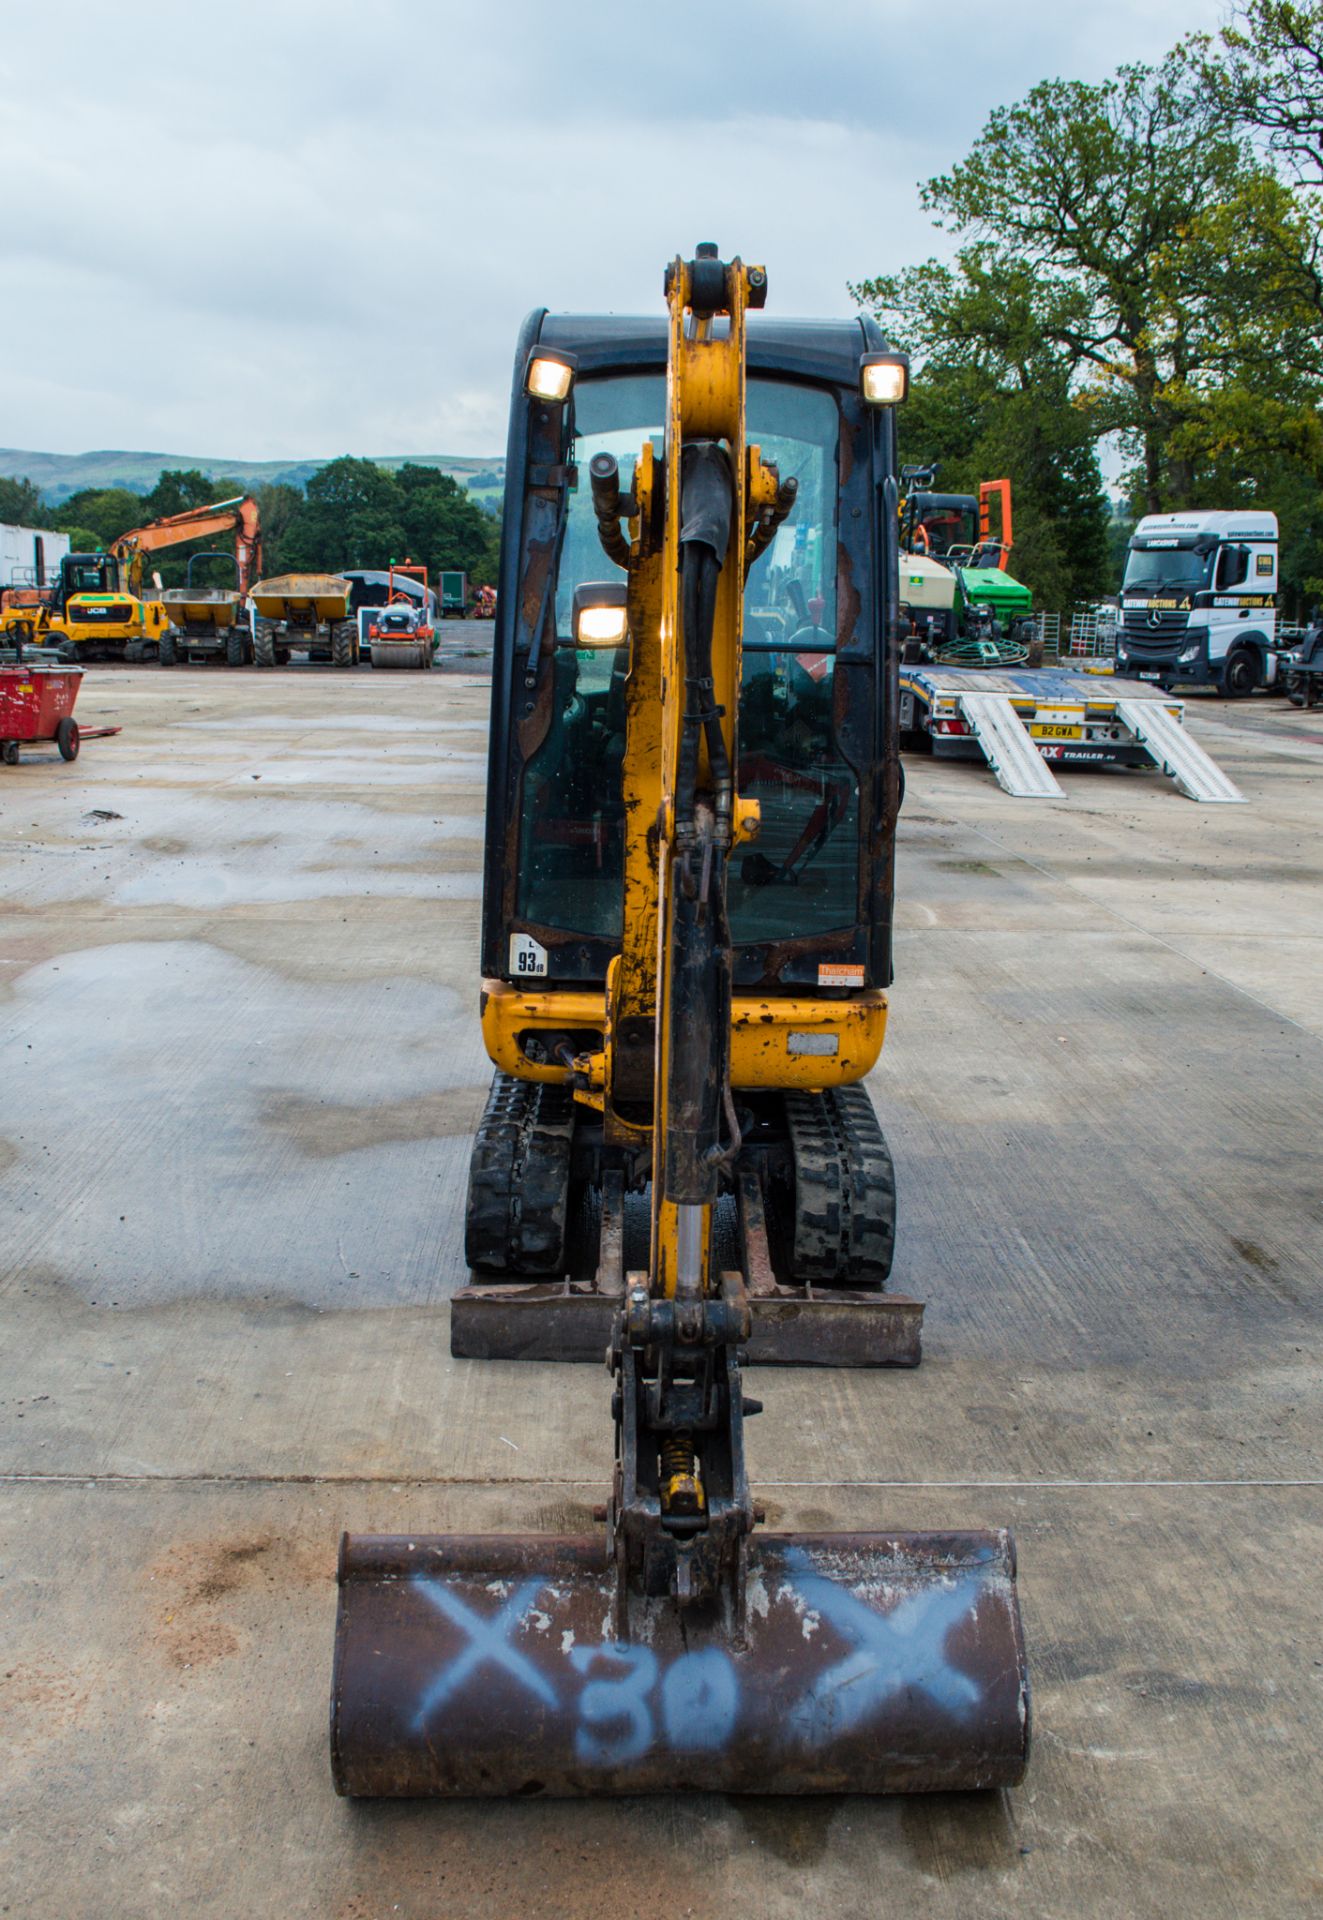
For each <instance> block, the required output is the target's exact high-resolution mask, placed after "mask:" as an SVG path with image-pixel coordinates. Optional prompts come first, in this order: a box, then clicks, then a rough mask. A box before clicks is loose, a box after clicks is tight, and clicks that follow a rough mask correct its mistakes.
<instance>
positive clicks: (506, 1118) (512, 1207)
mask: <svg viewBox="0 0 1323 1920" xmlns="http://www.w3.org/2000/svg"><path fill="white" fill-rule="evenodd" d="M573 1133H574V1096H573V1094H572V1093H571V1092H570V1091H569V1089H568V1088H567V1087H553V1086H547V1085H546V1084H544V1083H542V1082H538V1081H528V1080H516V1079H515V1078H514V1077H513V1076H512V1075H511V1074H508V1073H499V1072H498V1073H497V1074H495V1075H494V1076H493V1078H492V1087H491V1092H490V1093H489V1094H488V1096H487V1105H486V1108H485V1109H484V1111H483V1116H482V1120H481V1122H480V1123H479V1126H478V1132H477V1137H476V1139H475V1140H474V1142H473V1157H472V1159H471V1160H470V1162H469V1197H468V1209H467V1213H466V1215H465V1222H464V1253H465V1257H466V1258H467V1260H468V1263H469V1265H470V1267H473V1268H475V1269H476V1271H477V1272H479V1273H494V1274H509V1275H510V1276H512V1277H517V1276H519V1275H524V1274H540V1275H544V1276H545V1275H547V1274H559V1273H562V1272H563V1271H564V1267H565V1222H566V1217H567V1215H568V1212H569V1187H570V1143H571V1139H572V1137H573Z"/></svg>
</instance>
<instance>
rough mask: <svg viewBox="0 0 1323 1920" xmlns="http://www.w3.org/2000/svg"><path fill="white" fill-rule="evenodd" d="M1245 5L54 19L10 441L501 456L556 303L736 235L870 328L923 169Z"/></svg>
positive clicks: (778, 282)
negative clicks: (1051, 90) (854, 308)
mask: <svg viewBox="0 0 1323 1920" xmlns="http://www.w3.org/2000/svg"><path fill="white" fill-rule="evenodd" d="M1220 13H1221V4H1220V0H1194V3H1193V4H1188V3H1187V4H1181V5H1177V4H1176V3H1175V0H1149V3H1148V4H1140V0H1111V3H1110V4H1108V5H1104V6H1100V7H1097V8H1094V9H1093V10H1092V11H1089V10H1084V9H1081V10H1080V11H1079V13H1078V15H1077V14H1076V13H1075V11H1074V10H1069V11H1068V10H1066V9H1063V8H1061V7H1059V6H1052V5H1049V4H1047V0H1033V4H1020V5H1018V6H1017V5H1009V6H1004V7H1003V8H1002V9H1000V11H999V12H997V13H995V14H993V15H991V16H990V15H989V14H988V12H987V9H986V7H984V6H981V5H978V6H976V5H972V4H968V0H960V3H959V4H956V5H953V6H949V7H947V8H946V9H944V10H940V11H939V10H936V9H934V8H932V7H931V6H926V5H921V4H919V3H918V0H836V3H835V4H834V5H833V6H832V7H830V8H813V7H809V6H805V5H803V4H802V3H797V0H762V4H761V5H758V6H753V5H731V4H727V5H722V4H720V0H716V3H715V4H713V0H707V3H706V4H700V3H699V0H673V4H672V6H671V8H670V9H669V10H667V11H665V12H658V13H655V14H644V13H643V12H642V11H641V10H640V11H637V12H636V11H634V10H627V9H625V8H622V7H620V6H618V5H615V4H612V5H607V4H604V0H585V3H584V4H580V5H577V6H573V7H569V8H566V7H550V6H547V5H545V4H534V0H504V4H496V5H490V6H488V7H487V8H486V9H485V10H481V9H479V8H477V7H475V6H473V5H472V4H471V3H470V0H463V3H462V4H461V3H458V0H430V3H429V0H375V4H373V5H371V6H369V7H364V6H362V5H361V4H357V3H354V4H350V0H266V4H258V3H257V0H231V4H230V5H228V6H227V7H226V8H225V9H224V10H223V11H222V12H221V13H219V14H218V13H213V12H208V11H207V10H205V9H199V8H193V7H189V8H185V7H181V6H179V5H178V4H177V0H126V4H125V5H124V6H123V7H122V8H121V9H120V10H119V11H118V12H117V13H116V14H115V16H114V20H113V30H112V29H111V28H109V27H108V24H107V23H108V19H109V16H108V15H107V13H106V11H105V8H104V6H103V5H100V4H95V3H94V0H47V3H46V5H45V6H44V7H43V8H42V9H40V10H38V9H35V8H33V9H27V10H25V17H18V16H16V15H15V14H13V13H11V16H10V18H9V20H8V22H7V25H6V33H5V39H4V65H3V67H0V83H2V84H3V88H4V97H5V101H6V107H5V113H4V115H3V117H2V118H0V169H3V173H4V177H5V178H6V179H7V180H9V181H10V182H21V183H22V190H21V192H15V193H11V195H10V196H9V197H8V203H7V206H6V211H5V216H4V221H3V227H2V228H0V260H3V272H4V280H5V284H6V285H9V286H13V287H17V288H20V289H21V298H16V299H13V300H11V301H8V302H7V303H6V316H5V330H6V335H7V343H6V352H5V354H4V356H3V360H2V361H0V439H2V440H4V441H5V442H7V443H8V444H9V445H12V446H27V447H33V448H42V449H51V450H55V451H66V452H74V451H81V450H83V449H86V448H89V447H97V446H101V447H110V446H123V447H152V448H161V449H165V450H177V451H179V452H192V453H196V454H214V455H217V456H224V455H233V456H235V457H239V456H243V457H248V458H276V457H280V456H289V457H291V458H298V457H313V456H323V455H330V454H334V453H338V452H342V451H353V452H386V451H395V452H442V451H444V452H454V453H463V452H470V453H493V452H497V451H499V449H500V448H501V446H502V444H503V441H504V416H505V408H506V403H507V395H508V386H509V356H510V352H511V349H512V346H513V341H514V336H515V332H516V329H517V327H518V325H519V321H520V320H521V318H522V316H523V314H524V312H525V311H526V310H527V309H528V308H529V307H531V306H535V305H543V304H545V305H548V306H552V307H558V306H559V307H573V308H580V309H584V308H590V309H591V308H602V307H605V308H614V309H616V310H623V311H630V310H644V311H648V310H657V309H658V308H659V305H660V285H661V269H662V266H663V263H664V261H665V260H666V259H667V257H669V255H670V254H672V253H674V252H675V251H677V250H679V249H682V248H684V249H687V248H689V247H690V246H692V244H693V243H694V242H695V241H696V240H698V239H708V238H710V239H715V240H717V241H718V242H720V243H721V245H722V246H723V247H728V248H738V249H739V250H740V251H741V252H742V253H743V254H744V255H745V257H746V258H750V259H761V260H763V261H765V263H766V265H767V267H768V270H769V275H770V280H771V298H772V305H773V307H774V308H775V309H776V310H778V311H780V312H783V313H788V312H800V313H803V312H812V311H818V312H829V313H831V312H846V311H848V310H849V300H848V296H847V294H846V291H845V285H846V282H847V280H849V279H853V278H858V277H860V276H862V275H865V274H868V273H872V272H877V271H880V270H885V269H887V268H890V267H895V266H900V265H903V264H904V263H905V262H907V261H909V260H913V259H916V258H921V257H923V256H924V255H925V254H926V253H928V252H929V251H932V250H934V249H937V250H942V249H943V248H944V246H945V245H946V244H947V243H946V242H945V241H944V239H943V237H942V236H940V235H938V234H936V233H935V232H934V231H933V229H932V228H931V226H930V224H929V222H928V220H927V218H926V216H925V215H924V214H923V212H922V210H921V208H920V206H919V201H918V194H917V191H916V182H917V181H918V180H919V179H920V178H922V177H924V176H926V175H928V174H931V173H933V172H935V171H937V170H939V169H941V168H944V167H946V166H948V165H950V164H951V163H952V162H953V161H954V160H956V159H958V158H959V157H960V156H961V155H962V154H963V153H964V152H965V151H967V149H968V147H969V146H970V144H971V143H972V141H973V139H974V138H975V137H976V135H977V132H978V129H979V126H980V125H981V124H982V121H983V120H984V118H985V117H986V115H987V113H988V111H989V110H990V109H991V108H992V107H993V106H995V105H996V104H998V103H999V102H1002V101H1009V100H1013V99H1015V98H1017V97H1018V96H1019V95H1021V94H1022V93H1024V92H1025V91H1026V90H1027V89H1028V87H1030V86H1031V85H1032V84H1033V83H1034V82H1035V81H1037V80H1038V79H1040V78H1043V77H1046V76H1049V75H1052V74H1056V73H1062V74H1076V75H1079V76H1081V77H1084V78H1098V77H1101V76H1102V74H1104V73H1105V72H1106V71H1108V69H1109V67H1110V66H1111V65H1112V64H1113V63H1114V62H1116V61H1117V60H1119V59H1122V58H1128V59H1129V58H1133V59H1142V58H1155V57H1158V56H1160V54H1161V53H1162V52H1163V51H1164V50H1165V48H1167V47H1168V46H1170V45H1171V44H1173V43H1174V42H1175V40H1177V39H1178V38H1179V37H1180V35H1181V34H1182V33H1184V32H1188V31H1191V30H1193V29H1196V28H1199V27H1204V28H1206V29H1212V28H1215V27H1216V25H1217V24H1218V22H1219V18H1220ZM32 74H43V75H46V76H48V78H49V84H46V85H43V86H42V87H41V88H33V87H32V86H31V85H30V84H25V83H24V77H25V76H31V75H32Z"/></svg>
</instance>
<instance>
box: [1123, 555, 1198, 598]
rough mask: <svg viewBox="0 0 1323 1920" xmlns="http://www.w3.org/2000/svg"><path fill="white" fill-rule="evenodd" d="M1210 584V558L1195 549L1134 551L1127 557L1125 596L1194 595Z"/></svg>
mask: <svg viewBox="0 0 1323 1920" xmlns="http://www.w3.org/2000/svg"><path fill="white" fill-rule="evenodd" d="M1207 583H1208V555H1207V554H1205V553H1199V552H1197V551H1196V550H1195V548H1193V547H1132V548H1131V549H1130V552H1129V553H1128V554H1127V556H1126V563H1125V580H1124V581H1123V583H1122V592H1124V593H1161V592H1164V591H1170V590H1172V589H1174V588H1179V589H1180V590H1181V591H1182V592H1185V593H1192V592H1194V591H1195V590H1196V589H1197V588H1199V587H1203V586H1206V585H1207Z"/></svg>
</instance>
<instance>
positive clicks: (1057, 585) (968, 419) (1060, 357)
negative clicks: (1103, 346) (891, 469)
mask: <svg viewBox="0 0 1323 1920" xmlns="http://www.w3.org/2000/svg"><path fill="white" fill-rule="evenodd" d="M851 292H852V293H853V294H854V296H855V298H856V299H857V300H858V301H859V302H860V303H861V304H862V305H864V306H866V307H868V308H869V309H870V310H871V311H872V312H873V314H874V315H875V316H876V317H877V319H878V320H879V322H880V323H881V324H882V326H883V327H884V329H885V330H886V331H887V332H888V333H889V334H890V335H891V337H892V338H894V339H895V340H896V341H897V343H898V344H900V345H902V346H904V347H907V348H908V349H909V350H910V351H911V352H912V353H914V354H915V355H916V357H917V358H918V360H919V362H920V369H919V372H918V373H917V375H916V378H915V380H914V384H913V387H912V390H911V395H910V399H909V401H908V403H907V404H906V406H905V407H904V408H902V410H901V413H900V417H899V430H900V450H901V459H902V461H903V462H904V463H905V464H909V465H915V466H926V465H928V464H930V463H931V462H932V461H934V460H936V461H938V462H939V463H940V466H941V474H940V480H939V484H940V486H941V488H942V489H943V490H944V491H945V490H954V491H957V492H972V491H974V490H975V489H976V487H977V485H978V482H979V481H980V480H986V479H1000V478H1002V477H1003V476H1005V477H1008V478H1009V479H1010V481H1011V490H1012V498H1013V502H1014V531H1015V547H1014V557H1013V559H1012V561H1011V570H1012V572H1013V573H1014V574H1015V575H1016V577H1017V578H1019V579H1022V580H1024V582H1025V584H1026V585H1027V586H1030V587H1032V588H1033V590H1034V594H1035V597H1036V599H1037V602H1038V604H1039V605H1040V606H1045V607H1049V608H1064V607H1068V606H1070V605H1072V604H1073V603H1074V602H1075V601H1077V600H1085V599H1092V598H1094V597H1096V596H1097V595H1098V594H1099V593H1101V592H1104V591H1106V589H1107V587H1108V586H1109V585H1110V584H1111V581H1110V569H1109V564H1108V550H1107V524H1108V507H1107V500H1106V497H1105V495H1104V493H1103V488H1102V480H1101V475H1100V473H1099V469H1098V454H1097V438H1098V434H1097V427H1096V425H1095V423H1094V421H1093V419H1092V417H1091V414H1090V412H1089V410H1088V409H1087V408H1086V407H1085V406H1083V405H1081V404H1080V402H1079V400H1078V398H1077V397H1076V395H1075V394H1074V393H1073V392H1072V384H1071V364H1070V360H1069V356H1068V355H1067V354H1066V353H1065V352H1064V351H1063V349H1062V347H1061V345H1060V343H1059V342H1058V341H1056V340H1055V339H1054V338H1053V334H1052V327H1051V324H1050V323H1051V322H1052V320H1053V319H1054V318H1059V317H1060V314H1061V309H1062V300H1063V297H1064V296H1063V294H1062V293H1061V291H1060V290H1059V289H1048V290H1047V291H1046V292H1045V290H1044V288H1043V287H1042V286H1041V285H1040V284H1039V282H1038V281H1037V279H1036V278H1035V276H1034V275H1033V273H1032V272H1030V271H1029V270H1028V269H1026V268H1024V267H1015V266H1011V265H1009V264H1008V263H1006V262H1005V261H1003V260H999V259H998V258H997V256H996V254H995V253H994V252H993V251H992V250H990V249H987V248H983V247H978V246H974V247H969V248H966V249H965V250H964V252H963V253H962V254H961V256H960V258H959V260H958V262H957V263H956V265H955V266H953V267H948V266H945V265H942V264H940V263H938V262H936V261H929V262H927V263H926V264H925V265H923V266H920V267H915V268H910V269H908V270H907V271H906V272H903V273H900V274H891V275H886V276H882V277H879V278H876V279H873V280H867V281H864V282H862V283H861V284H860V285H858V286H855V287H852V288H851Z"/></svg>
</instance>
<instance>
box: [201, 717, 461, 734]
mask: <svg viewBox="0 0 1323 1920" xmlns="http://www.w3.org/2000/svg"><path fill="white" fill-rule="evenodd" d="M180 724H181V725H182V726H184V727H186V728H187V729H188V730H189V732H190V733H191V732H199V733H201V732H204V731H210V732H216V733H222V732H223V733H244V734H247V733H288V734H290V735H291V736H295V735H298V734H301V733H409V734H422V735H427V734H431V733H458V732H466V733H472V732H474V731H475V730H477V729H480V728H481V726H482V716H481V715H480V714H472V715H470V716H469V717H468V718H467V719H465V720H433V719H425V718H420V719H409V718H406V717H405V715H403V714H396V713H335V714H331V713H325V714H321V713H318V714H309V715H308V717H307V719H300V718H298V717H297V716H296V715H293V714H288V713H263V714H248V715H238V714H236V715H233V716H230V717H227V718H225V719H223V720H184V721H182V722H181V723H180Z"/></svg>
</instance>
